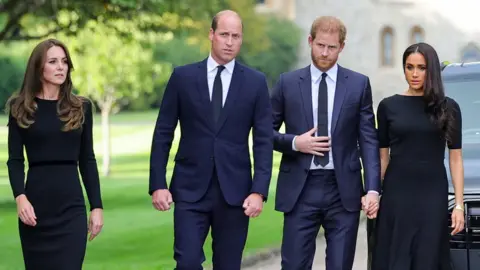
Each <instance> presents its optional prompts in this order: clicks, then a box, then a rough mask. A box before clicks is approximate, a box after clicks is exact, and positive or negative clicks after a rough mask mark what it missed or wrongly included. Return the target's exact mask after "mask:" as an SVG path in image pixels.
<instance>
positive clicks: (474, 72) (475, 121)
mask: <svg viewBox="0 0 480 270" xmlns="http://www.w3.org/2000/svg"><path fill="white" fill-rule="evenodd" d="M442 76H443V82H444V86H445V92H446V95H447V96H449V97H451V98H453V99H454V100H455V101H456V102H457V103H458V104H459V106H460V109H461V111H462V132H463V138H462V142H463V146H462V148H463V149H462V152H463V164H464V177H465V187H464V202H465V223H466V224H465V229H464V230H463V231H462V232H460V233H458V234H457V235H455V236H452V237H451V238H450V253H451V257H452V269H453V270H476V269H480V62H473V63H452V64H444V65H443V66H442ZM445 167H446V169H447V175H448V178H449V195H448V199H449V204H448V224H445V226H448V227H449V228H450V225H451V218H450V217H451V212H452V209H453V207H454V206H455V200H454V191H453V186H452V182H451V176H450V169H449V162H448V150H447V149H446V150H445ZM374 230H375V220H367V235H368V238H369V239H368V245H369V246H368V250H369V252H368V256H369V258H368V269H370V261H371V250H372V243H373V237H374ZM450 230H451V228H450Z"/></svg>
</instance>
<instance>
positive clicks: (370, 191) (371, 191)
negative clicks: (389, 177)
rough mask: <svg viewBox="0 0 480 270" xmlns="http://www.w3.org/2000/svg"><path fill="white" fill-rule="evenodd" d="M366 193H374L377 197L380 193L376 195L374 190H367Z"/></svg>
mask: <svg viewBox="0 0 480 270" xmlns="http://www.w3.org/2000/svg"><path fill="white" fill-rule="evenodd" d="M367 193H375V194H377V195H379V194H380V193H378V191H375V190H369V191H368V192H367Z"/></svg>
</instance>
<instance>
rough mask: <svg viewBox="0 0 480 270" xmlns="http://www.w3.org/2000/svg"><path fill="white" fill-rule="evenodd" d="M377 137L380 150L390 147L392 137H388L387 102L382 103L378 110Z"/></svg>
mask: <svg viewBox="0 0 480 270" xmlns="http://www.w3.org/2000/svg"><path fill="white" fill-rule="evenodd" d="M377 136H378V142H379V147H380V148H387V147H389V146H390V137H389V136H388V118H387V108H386V105H385V100H382V101H380V103H379V104H378V108H377Z"/></svg>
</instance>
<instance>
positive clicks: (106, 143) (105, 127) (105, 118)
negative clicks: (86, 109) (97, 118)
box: [102, 106, 111, 176]
mask: <svg viewBox="0 0 480 270" xmlns="http://www.w3.org/2000/svg"><path fill="white" fill-rule="evenodd" d="M109 117H110V108H108V106H104V107H103V109H102V137H103V164H102V165H103V167H102V172H103V176H108V175H110V156H111V151H110V150H111V142H110V141H111V140H110V119H109Z"/></svg>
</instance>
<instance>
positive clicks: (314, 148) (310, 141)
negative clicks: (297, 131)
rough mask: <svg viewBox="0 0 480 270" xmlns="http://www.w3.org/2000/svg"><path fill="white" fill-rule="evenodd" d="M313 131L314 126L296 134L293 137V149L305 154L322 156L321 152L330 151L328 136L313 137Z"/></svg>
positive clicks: (315, 129)
mask: <svg viewBox="0 0 480 270" xmlns="http://www.w3.org/2000/svg"><path fill="white" fill-rule="evenodd" d="M315 131H317V128H316V127H314V128H312V129H311V130H309V131H307V132H305V133H303V134H302V135H300V136H297V137H296V138H295V149H297V151H300V152H302V153H305V154H311V155H317V156H323V155H324V153H321V152H328V151H330V138H328V137H327V136H318V137H315V136H314V134H315Z"/></svg>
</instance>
